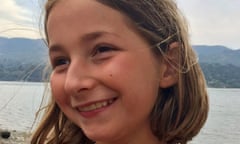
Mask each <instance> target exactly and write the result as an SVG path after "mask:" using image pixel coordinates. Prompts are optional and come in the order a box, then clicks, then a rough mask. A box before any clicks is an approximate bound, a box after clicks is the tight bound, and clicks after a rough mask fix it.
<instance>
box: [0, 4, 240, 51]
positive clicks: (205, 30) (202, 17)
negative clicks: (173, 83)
mask: <svg viewBox="0 0 240 144" xmlns="http://www.w3.org/2000/svg"><path fill="white" fill-rule="evenodd" d="M176 2H177V4H178V6H179V8H180V10H181V11H182V12H183V14H184V15H185V17H186V18H187V21H188V23H189V30H190V38H191V43H192V44H194V45H200V44H203V45H223V46H226V47H229V48H231V49H240V8H239V7H240V0H204V1H203V0H176ZM42 3H43V0H1V5H0V36H2V37H26V38H40V37H41V34H40V32H39V19H40V17H41V15H42V14H41V11H42Z"/></svg>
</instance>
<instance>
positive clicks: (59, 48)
mask: <svg viewBox="0 0 240 144" xmlns="http://www.w3.org/2000/svg"><path fill="white" fill-rule="evenodd" d="M103 35H113V36H115V37H119V35H118V34H115V33H111V32H106V31H96V32H91V33H87V34H85V35H84V36H82V37H81V38H80V40H81V41H83V42H85V43H88V42H91V41H94V40H96V39H98V38H100V37H101V36H103ZM60 51H64V48H63V47H62V46H61V45H59V44H53V45H51V46H50V47H49V53H52V52H60Z"/></svg>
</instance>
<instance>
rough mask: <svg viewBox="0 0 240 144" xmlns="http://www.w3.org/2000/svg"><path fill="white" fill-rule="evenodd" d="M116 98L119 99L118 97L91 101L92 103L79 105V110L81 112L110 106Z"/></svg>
mask: <svg viewBox="0 0 240 144" xmlns="http://www.w3.org/2000/svg"><path fill="white" fill-rule="evenodd" d="M116 100H117V98H112V99H108V100H104V101H99V102H95V103H91V104H88V105H86V106H81V107H78V108H77V110H78V111H79V112H90V111H95V110H98V109H101V108H104V107H108V106H110V105H112V104H113V103H114V102H115V101H116Z"/></svg>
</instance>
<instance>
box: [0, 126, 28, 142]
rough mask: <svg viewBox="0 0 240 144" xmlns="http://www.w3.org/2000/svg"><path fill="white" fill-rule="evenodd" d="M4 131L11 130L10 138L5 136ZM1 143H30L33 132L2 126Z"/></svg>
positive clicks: (0, 130)
mask: <svg viewBox="0 0 240 144" xmlns="http://www.w3.org/2000/svg"><path fill="white" fill-rule="evenodd" d="M2 132H10V137H9V138H3V137H2ZM0 134H1V135H0V144H30V137H31V133H28V132H24V131H16V130H3V129H1V128H0Z"/></svg>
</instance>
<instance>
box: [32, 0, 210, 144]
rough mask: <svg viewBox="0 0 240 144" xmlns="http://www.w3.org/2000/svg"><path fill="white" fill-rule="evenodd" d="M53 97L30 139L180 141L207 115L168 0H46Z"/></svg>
mask: <svg viewBox="0 0 240 144" xmlns="http://www.w3.org/2000/svg"><path fill="white" fill-rule="evenodd" d="M45 32H46V38H47V43H48V47H49V57H50V62H51V65H52V69H53V71H52V74H51V78H50V84H51V90H52V91H51V92H52V97H53V99H52V101H51V102H50V104H49V107H48V108H47V113H46V114H45V116H44V118H43V120H42V123H41V124H40V126H39V127H38V128H37V129H36V131H35V133H34V135H33V137H32V141H31V143H32V144H43V143H47V144H93V143H96V144H173V143H181V144H185V143H187V141H189V140H191V139H192V138H193V137H194V136H195V135H197V134H198V132H199V131H200V129H201V128H202V126H203V124H204V123H205V121H206V118H207V112H208V99H207V93H206V86H205V80H204V77H203V74H202V72H201V69H200V67H199V64H198V63H197V58H196V56H195V54H194V52H193V50H192V48H191V46H190V44H189V40H188V32H187V28H186V25H185V23H184V20H183V18H182V15H180V14H179V12H178V9H177V6H176V4H175V3H174V2H173V1H172V0H131V1H129V0H48V1H47V3H46V17H45Z"/></svg>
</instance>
